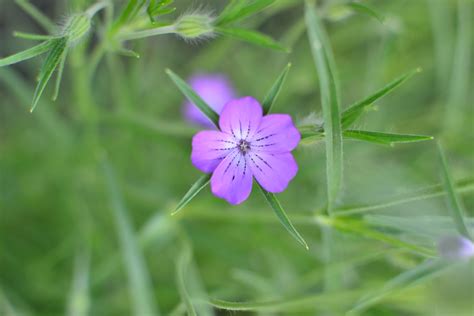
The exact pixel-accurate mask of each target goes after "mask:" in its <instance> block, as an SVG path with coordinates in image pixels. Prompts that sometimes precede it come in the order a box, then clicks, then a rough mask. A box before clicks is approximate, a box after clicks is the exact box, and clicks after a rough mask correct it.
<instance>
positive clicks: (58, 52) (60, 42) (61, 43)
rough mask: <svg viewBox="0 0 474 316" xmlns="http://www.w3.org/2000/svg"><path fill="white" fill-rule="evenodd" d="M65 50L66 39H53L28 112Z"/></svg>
mask: <svg viewBox="0 0 474 316" xmlns="http://www.w3.org/2000/svg"><path fill="white" fill-rule="evenodd" d="M66 51H67V39H66V38H60V39H57V40H55V41H54V46H53V47H52V48H51V51H50V52H49V54H48V57H47V58H46V60H45V61H44V63H43V66H42V67H41V71H40V74H39V81H38V85H37V86H36V90H35V94H34V95H33V102H32V105H31V109H30V112H33V110H34V109H35V107H36V105H37V104H38V100H39V99H40V98H41V95H42V94H43V91H44V89H45V88H46V85H47V84H48V81H49V79H51V76H52V75H53V73H54V70H56V68H57V67H58V65H59V64H60V63H61V60H62V59H63V58H64V54H65V53H66Z"/></svg>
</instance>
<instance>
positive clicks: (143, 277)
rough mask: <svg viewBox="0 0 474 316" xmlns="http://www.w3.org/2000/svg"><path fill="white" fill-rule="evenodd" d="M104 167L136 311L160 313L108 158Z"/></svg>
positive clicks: (140, 313)
mask: <svg viewBox="0 0 474 316" xmlns="http://www.w3.org/2000/svg"><path fill="white" fill-rule="evenodd" d="M103 167H104V172H105V176H106V181H107V187H108V191H109V192H108V193H109V196H110V205H111V208H112V211H113V216H114V219H115V223H116V225H117V232H118V237H119V241H120V246H121V251H122V255H123V259H124V262H125V266H126V269H127V274H128V281H129V284H130V295H131V296H132V305H133V310H134V314H135V315H158V310H157V308H156V306H155V304H154V299H153V291H152V285H151V283H150V275H149V273H148V270H147V268H146V264H145V260H144V258H143V254H142V253H141V251H140V247H139V245H138V242H137V239H136V237H135V234H134V232H133V228H132V225H131V223H130V220H129V218H128V215H127V210H126V208H125V205H124V202H123V199H122V196H121V194H120V192H119V189H118V187H117V180H116V178H115V174H114V171H113V170H112V167H111V166H110V165H109V164H108V163H107V162H104V164H103Z"/></svg>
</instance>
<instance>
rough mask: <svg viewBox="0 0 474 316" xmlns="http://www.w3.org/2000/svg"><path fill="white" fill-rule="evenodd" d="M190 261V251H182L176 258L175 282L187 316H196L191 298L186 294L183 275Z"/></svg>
mask: <svg viewBox="0 0 474 316" xmlns="http://www.w3.org/2000/svg"><path fill="white" fill-rule="evenodd" d="M190 260H191V253H190V250H188V249H186V250H183V251H182V252H181V254H180V256H179V258H178V263H177V269H176V281H177V283H178V291H179V295H180V296H181V300H182V301H183V302H184V305H185V306H186V311H187V314H188V315H189V316H197V313H196V310H195V308H194V305H193V303H192V302H191V298H190V297H189V293H188V290H187V286H186V282H185V275H186V272H187V268H188V265H189V261H190Z"/></svg>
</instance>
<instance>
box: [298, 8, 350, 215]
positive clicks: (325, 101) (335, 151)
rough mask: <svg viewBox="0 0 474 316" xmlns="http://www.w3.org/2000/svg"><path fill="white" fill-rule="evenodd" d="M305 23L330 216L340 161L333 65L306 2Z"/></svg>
mask: <svg viewBox="0 0 474 316" xmlns="http://www.w3.org/2000/svg"><path fill="white" fill-rule="evenodd" d="M305 21H306V28H307V30H308V39H309V43H310V46H311V52H312V54H313V59H314V63H315V65H316V70H317V72H318V77H319V85H320V90H321V103H322V108H323V117H324V131H325V135H326V137H325V139H326V169H327V170H326V172H327V194H328V212H329V214H331V213H332V210H333V205H334V203H335V201H336V199H337V196H338V194H339V190H340V186H341V183H342V161H343V160H342V131H341V120H340V106H339V97H338V91H337V89H338V88H337V79H336V76H335V62H334V58H333V55H332V50H331V46H330V43H329V40H328V39H327V35H326V33H325V30H324V28H323V26H322V25H321V22H320V21H319V18H318V16H317V14H316V13H315V6H314V4H313V3H312V2H311V1H309V0H307V1H306V5H305Z"/></svg>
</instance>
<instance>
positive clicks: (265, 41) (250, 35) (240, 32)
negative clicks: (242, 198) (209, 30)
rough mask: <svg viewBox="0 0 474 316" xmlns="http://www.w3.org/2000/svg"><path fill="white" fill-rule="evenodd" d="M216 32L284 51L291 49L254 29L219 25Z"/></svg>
mask: <svg viewBox="0 0 474 316" xmlns="http://www.w3.org/2000/svg"><path fill="white" fill-rule="evenodd" d="M216 32H217V33H220V34H223V35H226V36H230V37H234V38H237V39H239V40H242V41H245V42H249V43H252V44H256V45H260V46H263V47H267V48H271V49H275V50H279V51H284V52H288V51H289V50H288V49H287V48H285V47H283V45H281V44H280V43H278V42H277V41H275V40H274V39H273V38H271V37H270V36H268V35H265V34H262V33H260V32H257V31H253V30H247V29H241V28H236V27H232V28H230V27H217V28H216Z"/></svg>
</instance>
